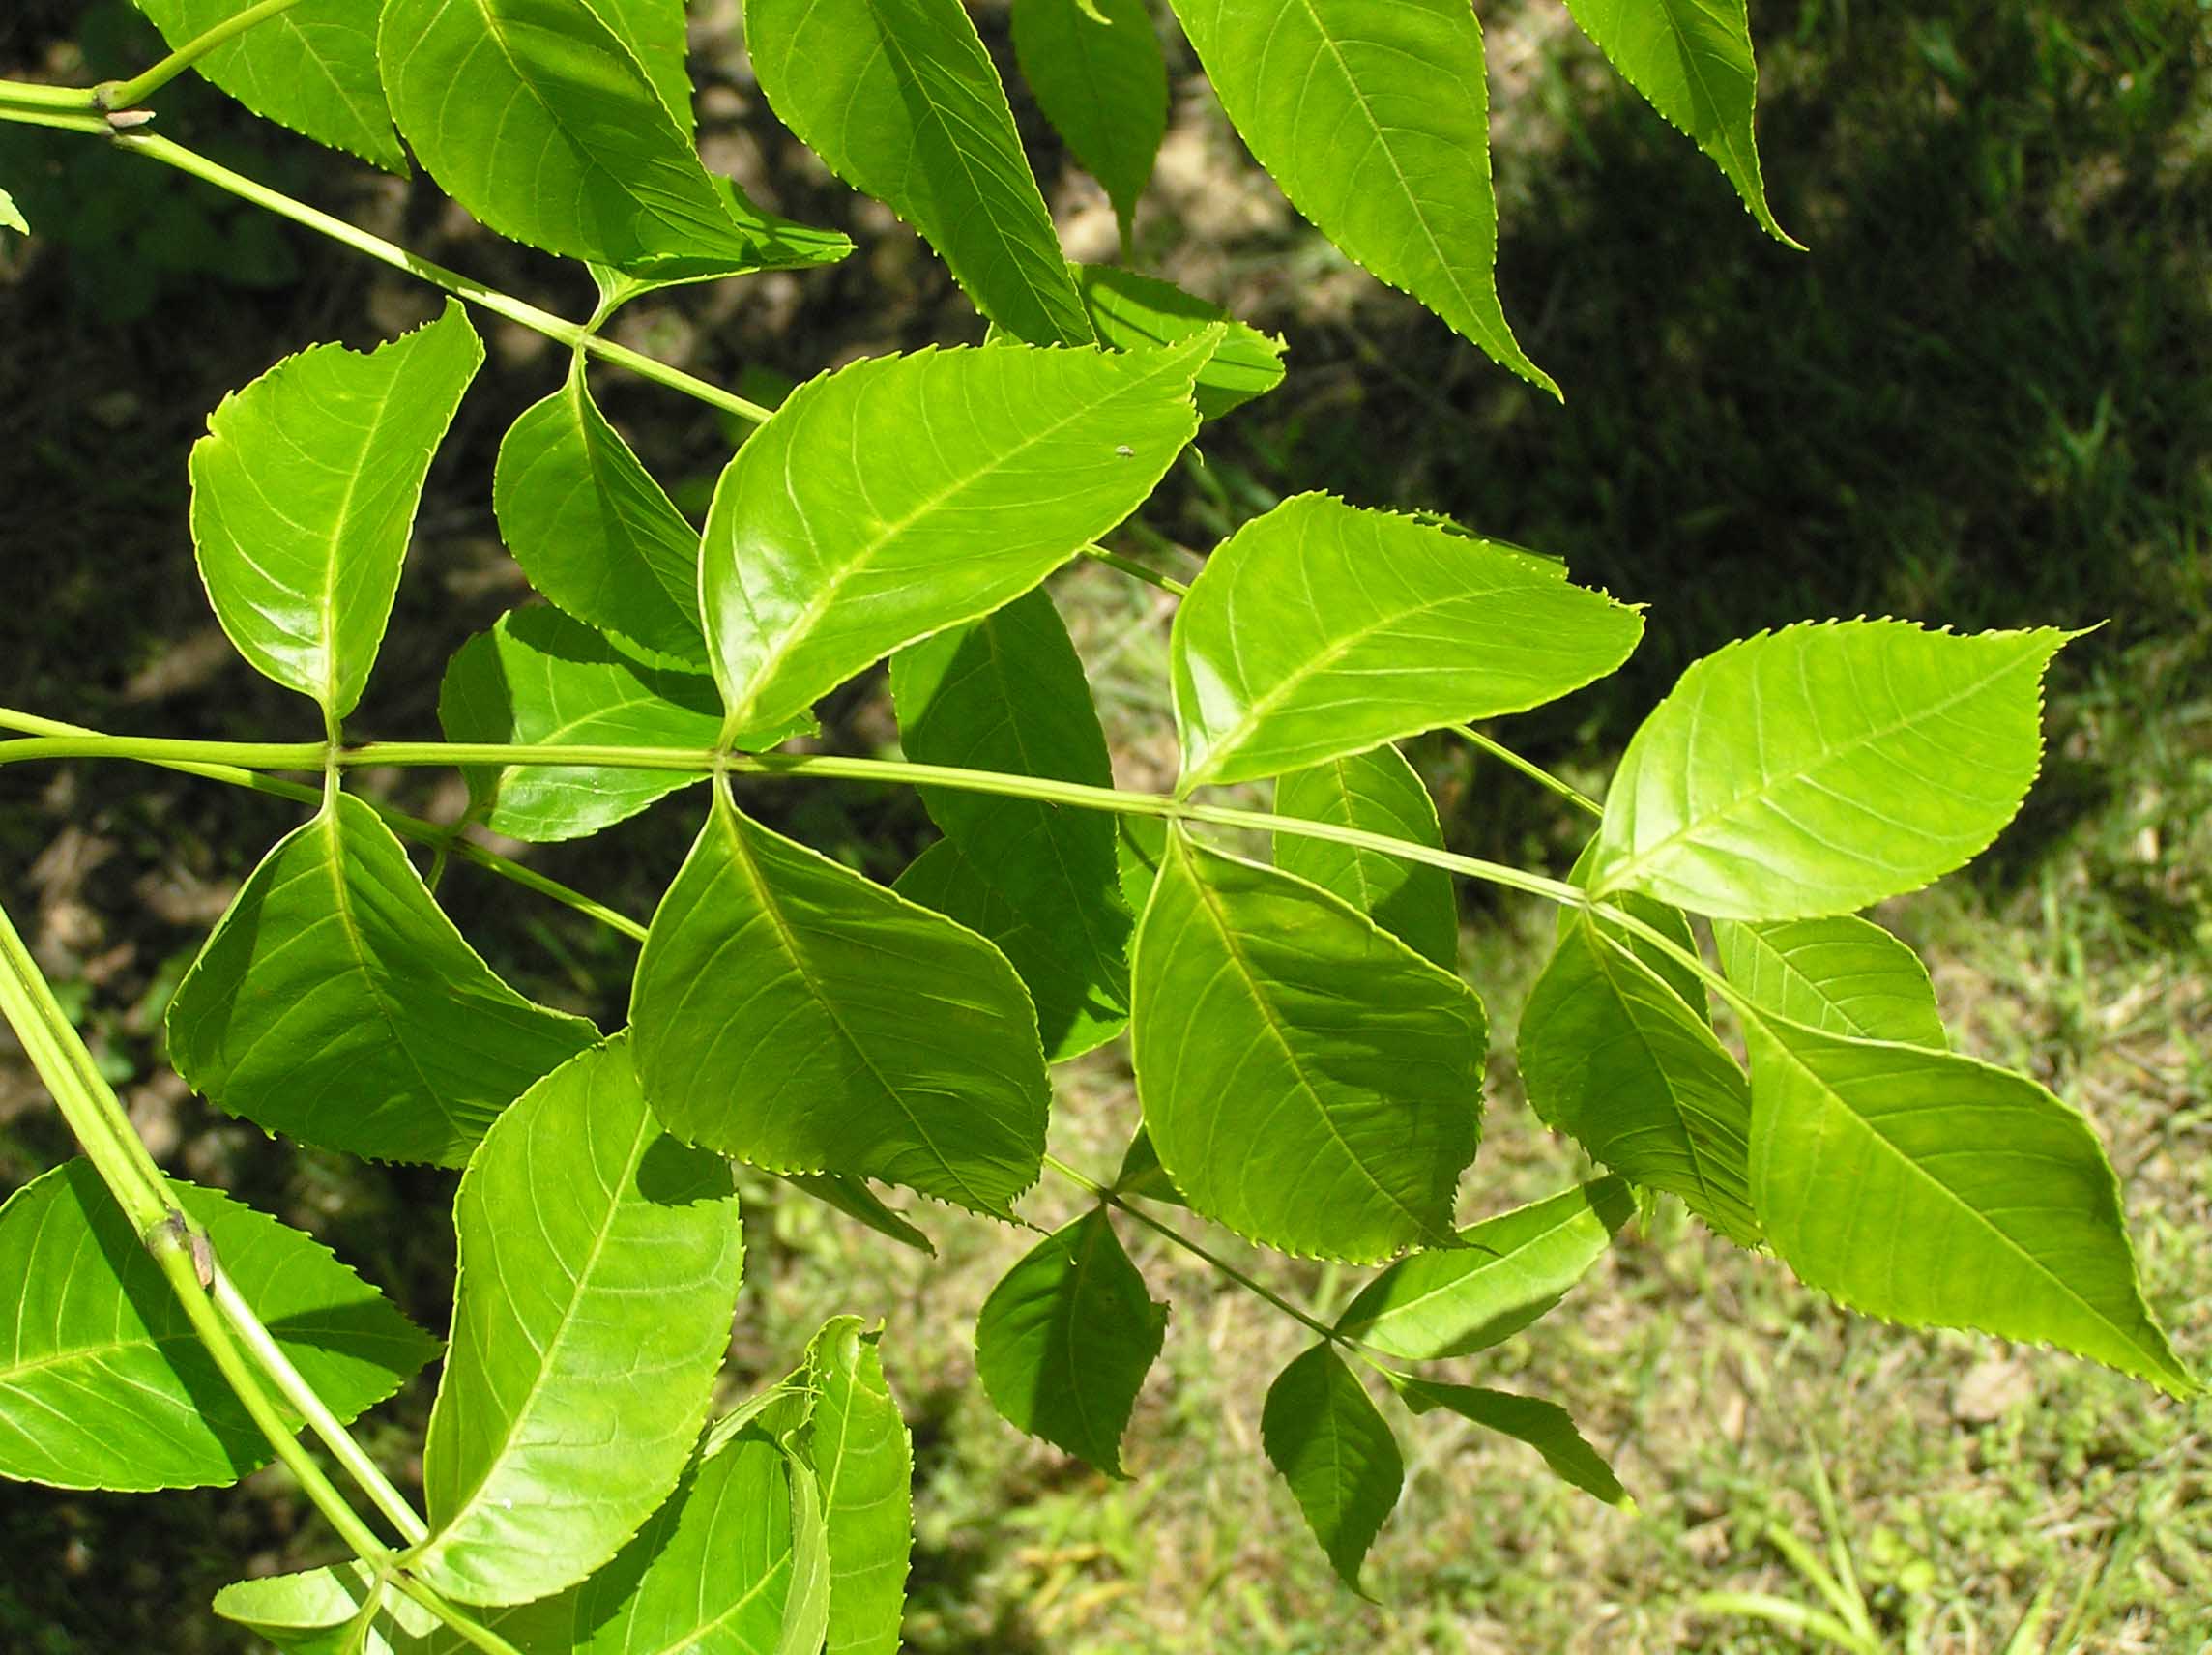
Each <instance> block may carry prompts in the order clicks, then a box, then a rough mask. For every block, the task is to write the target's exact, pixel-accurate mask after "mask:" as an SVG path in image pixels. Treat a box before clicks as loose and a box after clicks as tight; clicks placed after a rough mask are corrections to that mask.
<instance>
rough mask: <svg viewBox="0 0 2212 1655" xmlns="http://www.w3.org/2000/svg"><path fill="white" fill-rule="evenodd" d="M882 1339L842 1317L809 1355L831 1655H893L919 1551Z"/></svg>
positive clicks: (809, 1452)
mask: <svg viewBox="0 0 2212 1655" xmlns="http://www.w3.org/2000/svg"><path fill="white" fill-rule="evenodd" d="M877 1338H878V1336H877V1335H876V1334H873V1333H863V1332H862V1331H861V1330H860V1324H859V1320H858V1319H857V1318H854V1317H850V1316H841V1317H838V1318H837V1319H835V1320H834V1321H831V1322H830V1323H829V1325H828V1326H826V1327H824V1328H823V1330H822V1331H821V1332H820V1333H819V1334H818V1335H816V1336H815V1340H814V1343H813V1344H812V1345H811V1346H809V1347H808V1349H807V1354H806V1378H807V1383H808V1385H809V1386H810V1387H811V1389H812V1391H813V1398H814V1401H813V1408H812V1411H811V1413H810V1414H809V1415H808V1419H807V1425H806V1429H805V1431H804V1433H803V1436H802V1453H803V1456H804V1458H805V1459H806V1460H807V1462H808V1463H809V1464H811V1465H812V1466H813V1467H814V1472H815V1475H816V1476H817V1477H818V1478H819V1479H820V1481H821V1486H822V1510H823V1517H824V1519H825V1520H826V1522H827V1523H828V1525H829V1640H828V1643H827V1645H826V1648H827V1650H828V1655H893V1652H894V1651H895V1650H896V1649H897V1648H898V1646H899V1618H900V1611H901V1610H902V1609H903V1607H904V1604H905V1599H906V1576H907V1558H908V1555H909V1553H911V1551H912V1549H913V1545H914V1442H913V1439H912V1438H911V1437H909V1436H908V1435H907V1429H906V1420H905V1418H904V1417H903V1416H902V1415H901V1414H900V1412H899V1407H898V1403H897V1402H896V1401H895V1400H893V1398H892V1396H891V1391H890V1385H889V1383H888V1381H887V1380H886V1379H885V1378H884V1364H883V1357H882V1355H881V1353H880V1352H879V1351H878V1350H877Z"/></svg>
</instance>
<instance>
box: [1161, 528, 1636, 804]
mask: <svg viewBox="0 0 2212 1655" xmlns="http://www.w3.org/2000/svg"><path fill="white" fill-rule="evenodd" d="M1643 627H1644V624H1643V621H1642V619H1641V618H1640V617H1639V616H1638V615H1637V614H1636V612H1635V611H1634V610H1632V609H1628V608H1625V607H1623V606H1622V605H1620V604H1617V603H1615V602H1614V601H1613V600H1612V599H1611V598H1609V597H1607V596H1605V595H1603V594H1602V593H1595V592H1589V591H1586V590H1585V589H1583V588H1581V587H1577V586H1570V585H1569V584H1568V583H1567V580H1566V577H1565V574H1564V572H1563V571H1562V570H1561V568H1560V566H1558V565H1557V564H1555V563H1552V562H1550V561H1549V560H1547V559H1543V558H1539V557H1536V556H1534V555H1533V554H1531V553H1528V552H1522V551H1516V550H1513V549H1511V548H1509V547H1505V546H1500V545H1497V544H1494V543H1493V542H1491V541H1488V540H1477V539H1472V538H1470V537H1467V536H1465V535H1458V534H1453V533H1451V532H1450V531H1448V530H1446V529H1441V528H1438V527H1436V526H1434V525H1431V524H1428V523H1423V522H1420V521H1418V520H1416V519H1414V518H1412V517H1401V516H1397V515H1395V514H1393V513H1391V512H1387V511H1363V510H1360V509H1358V508H1354V507H1351V506H1347V505H1345V504H1344V502H1342V501H1341V500H1336V499H1333V498H1331V497H1330V496H1328V495H1325V494H1301V495H1298V496H1296V497H1295V498H1293V499H1291V500H1287V501H1285V502H1284V503H1283V504H1282V505H1280V506H1278V507H1276V508H1275V509H1274V510H1272V511H1270V512H1268V513H1267V514H1266V516H1264V517H1258V518H1255V519H1253V520H1252V521H1251V522H1249V523H1247V524H1245V525H1244V527H1243V528H1241V529H1239V530H1237V533H1236V534H1234V535H1232V536H1231V537H1229V538H1228V539H1227V540H1225V541H1224V542H1222V544H1221V546H1220V547H1219V548H1218V549H1217V550H1216V551H1215V552H1214V553H1213V555H1212V556H1211V557H1210V558H1208V560H1207V564H1206V567H1205V569H1204V570H1203V571H1202V572H1201V573H1200V575H1199V577H1198V579H1197V580H1195V581H1194V582H1192V583H1191V589H1190V595H1189V596H1188V597H1186V598H1184V599H1183V602H1182V606H1181V608H1180V609H1179V610H1178V611H1177V614H1176V621H1175V632H1174V637H1173V641H1172V644H1171V653H1172V656H1173V662H1174V673H1175V707H1176V727H1177V729H1178V730H1179V732H1180V733H1181V737H1182V754H1183V775H1182V780H1181V783H1180V787H1181V790H1182V791H1183V792H1185V793H1187V792H1189V791H1190V790H1191V789H1192V788H1196V787H1203V786H1208V785H1211V784H1215V783H1221V782H1232V781H1249V780H1252V779H1254V778H1256V777H1260V776H1269V775H1277V774H1280V773H1281V772H1282V771H1284V770H1291V769H1303V768H1305V767H1307V766H1311V765H1318V764H1320V763H1322V762H1323V761H1324V760H1326V759H1331V758H1336V757H1339V756H1341V755H1345V754H1350V753H1358V752H1364V751H1366V750H1367V749H1368V748H1370V747H1376V746H1380V745H1382V743H1383V742H1384V741H1390V740H1397V739H1399V738H1400V737H1404V736H1413V735H1418V734H1419V733H1420V732H1422V731H1424V730H1433V729H1436V728H1438V727H1439V726H1441V725H1444V724H1457V723H1464V722H1466V721H1467V720H1469V719H1472V718H1488V717H1492V716H1495V715H1497V714H1499V713H1502V712H1517V711H1523V710H1524V709H1527V708H1530V707H1537V706H1541V705H1542V704H1543V703H1545V702H1547V701H1553V700H1557V698H1558V697H1559V696H1562V695H1564V694H1566V693H1567V692H1568V691H1569V690H1571V689H1578V688H1580V687H1581V686H1582V685H1584V684H1586V683H1588V682H1591V681H1592V680H1593V679H1598V678H1603V677H1604V676H1605V675H1606V674H1607V673H1609V672H1611V671H1613V669H1614V668H1615V667H1616V666H1618V665H1619V664H1620V663H1621V662H1622V661H1624V660H1626V659H1627V658H1628V653H1629V651H1631V650H1632V649H1634V648H1635V647H1636V640H1637V638H1638V637H1639V636H1640V635H1641V633H1642V631H1643Z"/></svg>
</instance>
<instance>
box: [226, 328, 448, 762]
mask: <svg viewBox="0 0 2212 1655" xmlns="http://www.w3.org/2000/svg"><path fill="white" fill-rule="evenodd" d="M482 362H483V346H482V345H481V344H480V342H479V341H478V339H477V335H476V330H475V329H473V328H471V327H470V326H469V319H468V317H467V315H466V314H464V313H463V311H462V309H461V306H460V303H459V301H457V300H448V301H447V303H446V308H445V311H444V313H443V314H442V315H441V316H440V317H439V318H438V320H437V321H435V322H433V323H431V324H430V325H429V326H427V327H424V328H419V329H417V330H416V331H415V332H414V333H412V334H407V335H406V336H405V337H404V338H399V339H394V340H393V341H392V342H391V343H390V344H387V345H384V346H382V347H380V348H379V349H377V350H374V351H371V352H370V353H368V354H367V355H366V356H363V355H360V354H358V353H356V352H353V351H349V350H347V349H345V348H344V347H343V346H342V345H316V346H314V347H313V348H312V349H309V350H305V351H302V352H300V353H299V354H298V355H297V356H292V357H287V358H285V360H284V361H282V362H280V363H277V365H276V366H275V367H273V368H271V369H270V370H269V371H268V372H267V373H265V374H263V375H262V376H261V377H260V378H259V379H257V380H255V381H254V382H253V383H252V384H251V385H249V386H247V388H246V389H245V390H243V391H239V392H232V393H231V394H230V395H228V396H226V397H224V398H223V400H222V405H221V406H220V407H218V408H217V409H216V411H215V413H214V414H213V415H212V416H211V417H210V418H209V420H208V432H207V435H206V436H204V437H202V438H201V439H200V440H199V441H198V442H197V443H194V444H193V445H192V458H191V475H192V542H193V545H194V546H195V547H196V548H197V550H198V556H199V567H200V577H201V579H203V580H204V581H206V583H207V589H208V596H209V598H210V599H211V600H212V601H213V602H214V604H215V612H216V618H217V619H218V621H220V622H221V623H222V629H223V630H224V631H225V632H227V633H228V634H229V635H230V641H231V642H232V643H233V644H236V645H237V646H238V650H239V653H241V654H243V655H244V656H245V657H246V658H247V660H248V661H250V662H252V663H253V666H254V667H255V669H256V670H258V671H260V672H262V673H264V674H266V675H267V676H269V677H270V678H272V679H275V680H276V681H277V682H278V683H280V684H283V685H285V686H286V687H287V688H290V689H296V690H298V691H299V692H300V693H301V694H302V695H307V696H312V697H313V698H314V699H315V700H316V701H318V702H320V703H321V704H322V705H323V707H324V708H325V709H326V710H327V711H329V713H330V714H331V716H333V717H336V718H342V717H344V716H345V714H347V713H348V712H351V711H353V709H354V704H355V703H357V702H358V701H360V700H361V692H362V687H363V686H364V684H365V683H366V682H368V670H369V667H370V666H371V665H372V664H373V663H374V662H375V660H376V651H377V646H378V645H379V644H380V643H382V642H383V640H384V626H385V623H386V621H388V620H389V619H390V618H391V614H392V597H393V593H394V592H395V591H397V590H398V586H399V566H400V564H401V563H402V562H403V561H404V560H405V558H406V556H407V540H408V536H409V533H410V531H411V530H412V529H413V527H414V522H415V508H416V506H417V505H418V504H419V503H420V501H421V500H422V479H423V478H424V476H425V475H426V474H427V473H428V471H429V469H430V459H431V456H432V455H433V454H435V453H436V452H437V450H438V445H439V443H440V442H442V441H443V440H444V438H445V435H446V428H447V426H448V425H450V424H451V422H452V419H453V412H454V410H455V409H456V408H458V407H459V406H460V400H461V393H462V392H465V391H466V390H467V389H468V387H469V381H470V380H472V379H473V378H475V377H476V371H477V368H478V367H479V366H480V364H481V363H482Z"/></svg>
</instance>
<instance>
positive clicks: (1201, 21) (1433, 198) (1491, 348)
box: [1175, 0, 1558, 396]
mask: <svg viewBox="0 0 2212 1655" xmlns="http://www.w3.org/2000/svg"><path fill="white" fill-rule="evenodd" d="M1175 10H1176V15H1177V16H1178V17H1179V18H1180V19H1181V20H1182V27H1183V33H1184V34H1185V35H1187V36H1188V37H1189V38H1190V44H1191V45H1192V46H1193V47H1195V48H1196V49H1197V52H1198V57H1199V62H1200V63H1201V64H1203V65H1204V66H1205V69H1206V77H1207V79H1208V80H1209V81H1211V82H1212V83H1213V90H1214V93H1215V95H1216V96H1217V97H1219V98H1220V100H1221V107H1222V108H1223V109H1224V110H1225V111H1226V112H1227V113H1228V116H1229V119H1230V123H1231V124H1232V125H1233V126H1235V127H1236V129H1237V133H1238V134H1239V135H1240V136H1241V137H1242V138H1243V139H1244V141H1245V143H1246V144H1248V145H1249V146H1251V150H1252V154H1253V156H1254V157H1255V158H1256V159H1257V160H1259V162H1260V164H1261V165H1262V166H1264V167H1266V169H1267V171H1268V173H1269V174H1270V175H1271V176H1272V177H1273V178H1274V180H1275V182H1276V183H1277V184H1279V185H1281V186H1282V188H1283V193H1284V194H1285V195H1288V196H1289V197H1290V198H1291V205H1293V206H1294V207H1295V208H1296V209H1297V210H1298V211H1299V212H1300V213H1302V214H1304V215H1305V216H1306V218H1309V219H1310V220H1312V222H1313V225H1314V227H1315V228H1316V229H1318V230H1320V231H1321V233H1322V234H1323V235H1324V236H1326V237H1327V238H1328V239H1329V240H1330V241H1332V242H1334V243H1335V244H1336V245H1337V247H1339V248H1341V249H1342V250H1343V251H1344V252H1345V253H1346V254H1347V255H1348V256H1349V257H1350V258H1351V259H1352V260H1353V262H1354V263H1356V264H1358V265H1360V266H1362V267H1363V268H1365V269H1366V270H1367V271H1368V272H1370V273H1371V274H1372V275H1374V276H1378V277H1380V278H1381V279H1382V280H1383V281H1385V282H1387V283H1389V284H1390V285H1391V286H1392V287H1396V288H1399V289H1402V290H1403V291H1405V292H1407V293H1410V294H1412V296H1413V297H1414V298H1415V299H1417V300H1419V301H1420V302H1421V303H1422V304H1423V305H1427V306H1428V307H1429V308H1430V309H1431V310H1433V311H1435V312H1436V313H1437V314H1438V315H1439V316H1441V317H1442V318H1443V319H1444V320H1445V321H1446V322H1448V323H1449V324H1450V325H1451V326H1452V328H1453V329H1454V330H1455V331H1456V332H1458V333H1459V334H1463V335H1464V336H1466V337H1467V338H1469V339H1471V340H1472V341H1473V342H1474V343H1475V344H1477V345H1480V346H1481V347H1482V349H1483V350H1484V351H1486V352H1488V353H1489V355H1490V356H1491V357H1493V358H1494V359H1496V360H1497V361H1498V362H1499V363H1502V364H1503V365H1504V366H1506V367H1508V368H1510V369H1512V370H1513V371H1514V372H1515V373H1517V374H1519V375H1520V376H1521V377H1522V378H1524V379H1526V380H1528V382H1529V383H1530V384H1531V385H1535V386H1538V387H1540V388H1541V389H1543V390H1545V391H1548V392H1552V394H1553V395H1555V396H1557V394H1558V387H1557V385H1555V384H1554V383H1553V382H1552V379H1551V376H1550V375H1548V374H1546V373H1545V372H1544V370H1543V369H1542V368H1540V367H1538V366H1537V365H1536V364H1535V363H1532V362H1530V361H1529V360H1528V355H1527V354H1526V353H1525V352H1524V351H1523V350H1522V349H1521V345H1520V342H1519V341H1518V340H1516V339H1515V338H1514V337H1513V330H1512V328H1511V327H1510V326H1509V325H1508V324H1507V323H1506V320H1505V313H1504V311H1503V310H1502V309H1501V308H1500V307H1499V302H1498V278H1497V272H1496V266H1497V263H1498V205H1497V201H1496V199H1495V198H1494V196H1493V194H1492V192H1491V186H1490V124H1489V110H1490V96H1489V88H1488V86H1487V85H1486V83H1485V80H1484V73H1483V53H1482V29H1481V26H1480V25H1479V24H1478V23H1476V22H1475V20H1474V14H1473V13H1472V12H1471V11H1470V10H1469V9H1468V7H1467V5H1466V3H1465V0H1398V3H1397V4H1392V5H1378V4H1376V3H1375V0H1176V7H1175Z"/></svg>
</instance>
